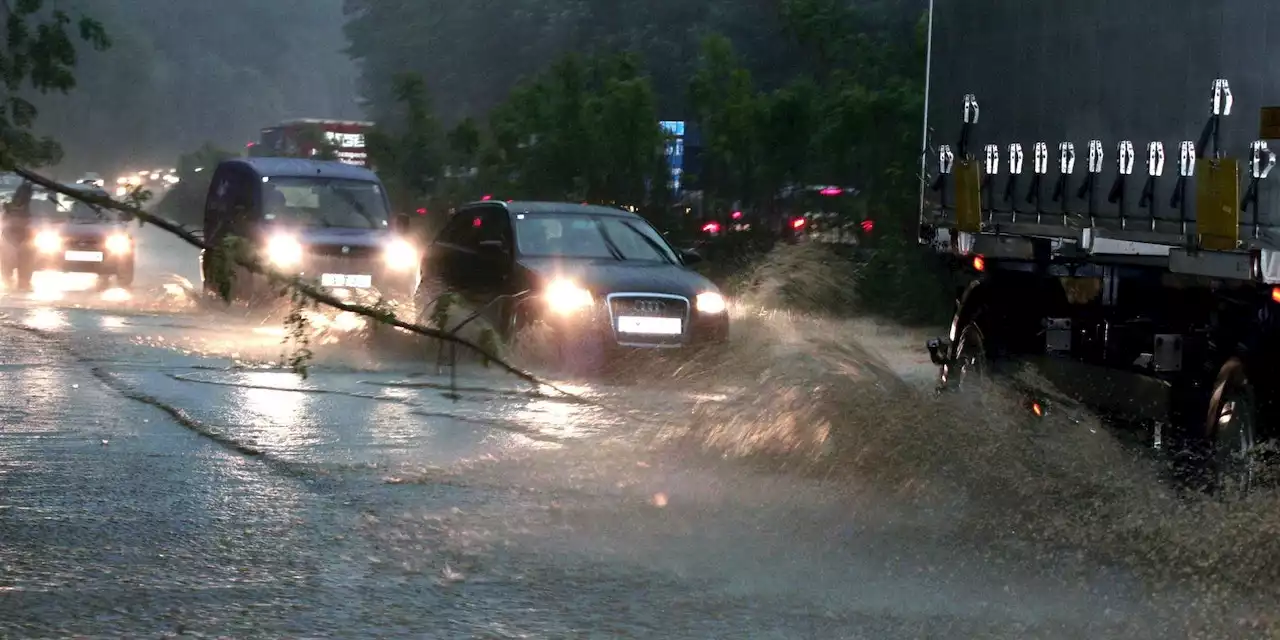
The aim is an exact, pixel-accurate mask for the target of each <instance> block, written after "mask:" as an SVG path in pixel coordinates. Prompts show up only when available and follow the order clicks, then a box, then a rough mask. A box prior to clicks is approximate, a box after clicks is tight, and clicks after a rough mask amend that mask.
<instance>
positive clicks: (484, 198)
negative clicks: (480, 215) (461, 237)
mask: <svg viewBox="0 0 1280 640" xmlns="http://www.w3.org/2000/svg"><path fill="white" fill-rule="evenodd" d="M480 199H481V200H485V201H488V200H492V199H493V196H491V195H489V194H487V193H486V194H484V197H483V198H480ZM476 226H479V225H476Z"/></svg>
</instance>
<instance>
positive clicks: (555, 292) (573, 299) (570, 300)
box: [543, 280, 593, 314]
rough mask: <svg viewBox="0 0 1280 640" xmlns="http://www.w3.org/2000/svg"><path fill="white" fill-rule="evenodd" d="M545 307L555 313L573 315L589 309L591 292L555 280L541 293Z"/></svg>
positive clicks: (564, 281)
mask: <svg viewBox="0 0 1280 640" xmlns="http://www.w3.org/2000/svg"><path fill="white" fill-rule="evenodd" d="M543 298H544V299H545V300H546V301H547V306H548V307H550V308H551V310H552V311H555V312H556V313H565V314H568V313H573V312H575V311H580V310H582V309H585V308H587V307H590V306H591V305H592V303H593V300H592V298H591V292H590V291H587V290H586V289H583V288H582V287H579V286H578V285H576V284H574V283H572V282H570V281H568V280H556V281H555V282H552V283H551V285H550V286H548V287H547V290H546V292H544V293H543Z"/></svg>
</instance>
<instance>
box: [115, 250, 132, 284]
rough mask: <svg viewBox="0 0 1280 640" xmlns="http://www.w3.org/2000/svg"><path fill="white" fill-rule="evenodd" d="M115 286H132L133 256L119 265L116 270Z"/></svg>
mask: <svg viewBox="0 0 1280 640" xmlns="http://www.w3.org/2000/svg"><path fill="white" fill-rule="evenodd" d="M116 286H117V287H123V288H125V289H128V288H129V287H132V286H133V257H132V256H130V257H129V260H128V261H126V262H125V263H124V264H122V265H120V270H119V271H117V272H116Z"/></svg>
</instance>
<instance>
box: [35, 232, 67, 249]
mask: <svg viewBox="0 0 1280 640" xmlns="http://www.w3.org/2000/svg"><path fill="white" fill-rule="evenodd" d="M35 245H36V250H38V251H40V252H41V253H55V252H57V251H58V250H60V249H62V236H61V235H59V234H58V232H57V231H41V232H40V233H37V234H36V238H35Z"/></svg>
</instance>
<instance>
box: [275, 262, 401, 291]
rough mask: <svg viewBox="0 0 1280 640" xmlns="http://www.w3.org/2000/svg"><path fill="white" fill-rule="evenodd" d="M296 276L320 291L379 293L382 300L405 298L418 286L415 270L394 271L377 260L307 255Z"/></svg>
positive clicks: (296, 268)
mask: <svg viewBox="0 0 1280 640" xmlns="http://www.w3.org/2000/svg"><path fill="white" fill-rule="evenodd" d="M293 269H295V270H296V271H294V273H296V274H297V275H298V276H300V277H302V278H303V279H305V280H314V281H317V282H319V284H320V286H321V287H322V288H323V289H326V290H330V291H335V290H345V291H348V292H365V291H367V292H370V293H379V294H382V295H383V296H385V297H389V298H390V297H406V298H407V297H408V296H412V295H413V291H414V289H416V288H417V286H418V270H417V269H416V268H413V269H394V268H392V267H390V266H388V265H387V264H386V262H385V261H384V260H382V259H381V258H380V257H360V258H347V257H341V256H307V257H306V258H304V259H303V262H302V265H301V266H300V267H294V268H293Z"/></svg>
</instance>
